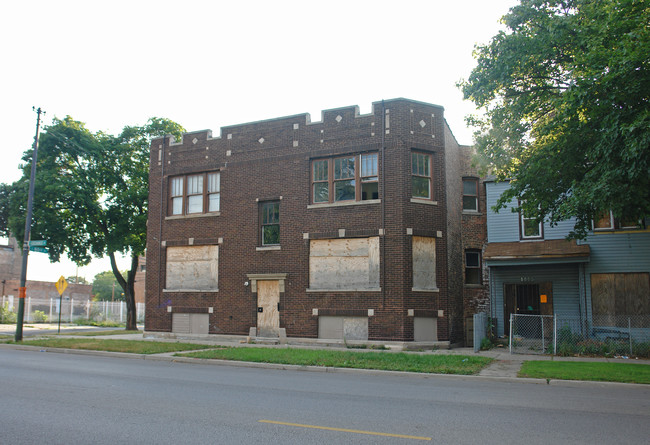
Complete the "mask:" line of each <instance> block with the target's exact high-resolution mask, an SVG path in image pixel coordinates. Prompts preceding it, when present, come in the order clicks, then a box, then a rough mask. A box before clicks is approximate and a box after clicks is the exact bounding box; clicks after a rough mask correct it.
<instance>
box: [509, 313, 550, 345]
mask: <svg viewBox="0 0 650 445" xmlns="http://www.w3.org/2000/svg"><path fill="white" fill-rule="evenodd" d="M553 334H554V332H553V316H552V315H528V314H510V342H509V343H510V353H511V354H546V353H547V352H550V351H553Z"/></svg>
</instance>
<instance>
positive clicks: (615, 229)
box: [483, 181, 650, 336]
mask: <svg viewBox="0 0 650 445" xmlns="http://www.w3.org/2000/svg"><path fill="white" fill-rule="evenodd" d="M508 187H509V183H508V182H494V181H488V182H486V204H487V205H486V207H487V238H488V240H487V245H486V248H485V250H484V253H483V260H484V262H485V265H486V266H487V267H488V269H489V287H490V303H491V304H490V311H491V314H490V315H491V317H492V318H493V319H494V320H495V322H496V330H497V334H498V335H500V336H502V335H508V334H509V324H508V321H509V319H510V314H511V313H517V314H531V315H557V316H558V318H559V317H562V318H564V319H573V320H576V321H578V322H579V326H583V327H585V326H586V328H585V329H588V330H589V335H598V333H606V334H607V335H609V334H611V333H612V332H616V328H617V327H622V326H623V323H625V327H627V326H628V323H629V321H623V319H622V317H624V316H628V315H633V316H635V317H636V316H639V315H641V316H646V319H645V320H643V321H639V322H638V323H639V325H638V326H636V327H638V328H643V327H645V328H647V327H648V316H650V229H649V228H648V226H647V223H648V219H646V220H645V221H642V222H637V221H634V222H624V221H616V220H614V218H612V215H611V214H608V213H607V212H606V213H605V214H603V215H602V216H601V217H600V218H599V219H598V220H597V221H594V223H593V230H592V231H591V232H590V233H589V235H588V236H587V238H586V239H585V240H579V241H575V240H567V239H566V236H567V235H568V233H569V232H570V231H571V229H572V228H573V221H571V220H569V221H565V222H561V223H560V224H558V225H556V226H554V227H551V226H550V225H549V224H548V223H544V224H537V223H536V222H535V221H534V220H529V219H526V218H525V217H523V216H522V215H521V214H519V213H517V212H513V209H514V208H516V207H517V203H516V202H514V201H513V202H511V203H510V204H509V205H508V206H507V207H506V208H505V209H502V210H500V211H499V213H495V212H494V211H493V210H492V207H493V206H494V205H495V204H496V202H497V200H498V199H499V197H500V196H501V194H502V193H503V192H504V191H505V190H506V189H507V188H508ZM626 320H627V318H626ZM632 327H635V326H632ZM608 333H609V334H608Z"/></svg>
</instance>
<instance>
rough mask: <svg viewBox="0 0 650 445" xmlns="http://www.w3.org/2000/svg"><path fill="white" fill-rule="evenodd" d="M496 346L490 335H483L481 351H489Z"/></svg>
mask: <svg viewBox="0 0 650 445" xmlns="http://www.w3.org/2000/svg"><path fill="white" fill-rule="evenodd" d="M492 348H494V343H493V342H492V340H490V339H489V338H488V337H483V338H482V339H481V351H487V350H489V349H492Z"/></svg>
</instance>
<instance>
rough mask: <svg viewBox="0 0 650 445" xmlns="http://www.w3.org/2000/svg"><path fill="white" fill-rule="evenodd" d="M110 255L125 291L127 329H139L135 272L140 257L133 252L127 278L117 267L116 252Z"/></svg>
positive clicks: (117, 277)
mask: <svg viewBox="0 0 650 445" xmlns="http://www.w3.org/2000/svg"><path fill="white" fill-rule="evenodd" d="M109 257H110V259H111V268H112V269H113V275H115V279H116V280H117V282H118V284H119V285H120V287H121V288H122V290H123V291H124V300H125V301H126V330H127V331H137V330H138V325H137V320H138V316H137V315H138V314H137V311H136V305H135V273H136V272H137V270H138V261H139V257H138V255H136V254H131V270H129V272H128V273H127V277H126V280H125V279H124V277H123V276H122V273H121V272H120V271H119V269H118V268H117V263H116V261H115V252H111V253H109Z"/></svg>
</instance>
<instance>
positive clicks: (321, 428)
mask: <svg viewBox="0 0 650 445" xmlns="http://www.w3.org/2000/svg"><path fill="white" fill-rule="evenodd" d="M258 422H261V423H273V424H275V425H285V426H297V427H300V428H313V429H317V430H328V431H341V432H344V433H355V434H368V435H370V436H386V437H399V438H400V439H415V440H431V438H430V437H421V436H407V435H405V434H390V433H377V432H375V431H362V430H350V429H347V428H332V427H330V426H318V425H303V424H300V423H289V422H277V421H275V420H259V421H258Z"/></svg>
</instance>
